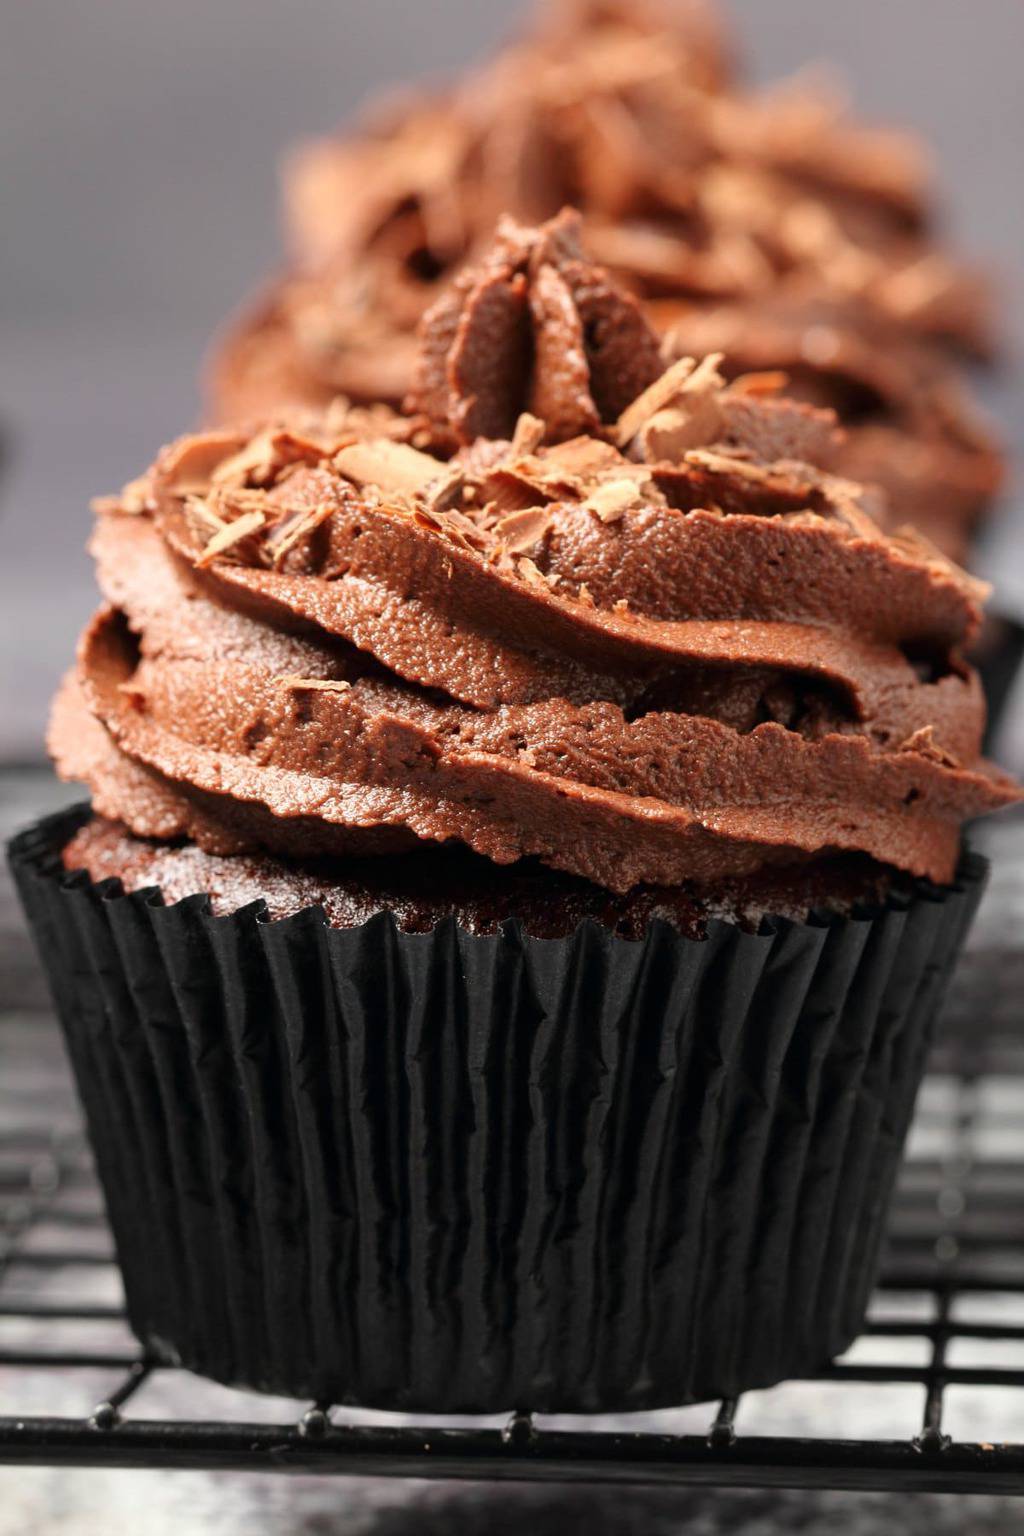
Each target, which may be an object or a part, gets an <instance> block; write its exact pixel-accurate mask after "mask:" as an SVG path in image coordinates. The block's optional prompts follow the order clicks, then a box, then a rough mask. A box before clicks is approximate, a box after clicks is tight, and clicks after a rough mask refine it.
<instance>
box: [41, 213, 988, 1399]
mask: <svg viewBox="0 0 1024 1536" xmlns="http://www.w3.org/2000/svg"><path fill="white" fill-rule="evenodd" d="M834 432H835V423H834V420H833V418H832V417H831V416H830V415H829V414H828V413H826V412H822V411H818V410H815V409H813V408H811V407H808V406H806V405H802V404H799V403H795V402H792V401H789V400H787V399H785V398H784V397H781V396H780V395H779V394H778V393H777V380H775V379H773V378H771V377H769V378H765V377H764V376H745V377H743V378H740V379H738V380H736V381H734V382H733V383H731V384H727V383H726V382H725V380H724V379H723V377H722V375H721V374H720V372H719V371H718V368H717V364H716V361H715V360H714V359H706V360H704V361H703V362H702V363H700V364H696V363H694V362H692V361H678V362H676V363H675V364H673V365H672V367H671V368H669V369H668V370H667V371H665V372H662V371H661V366H660V362H659V359H658V347H657V341H656V338H655V336H654V334H653V332H652V331H651V330H650V329H649V328H648V326H647V323H646V321H645V319H644V318H643V315H642V313H641V311H640V310H639V308H638V306H637V304H636V303H635V301H634V300H633V299H632V298H631V297H630V296H628V295H627V294H625V293H624V292H622V291H621V290H619V289H618V288H617V287H616V286H615V285H614V284H613V283H612V282H611V280H610V279H609V278H608V276H607V274H606V273H605V272H604V271H603V270H602V269H600V268H598V267H595V266H593V265H592V264H591V263H589V262H588V261H587V260H586V258H585V257H584V256H583V254H582V253H581V251H580V248H579V245H578V241H577V221H576V220H575V218H574V217H573V216H571V215H564V216H562V217H560V218H559V219H557V220H555V221H553V222H552V223H551V224H549V225H547V226H544V227H543V228H541V229H538V230H528V229H523V228H521V227H519V226H517V225H515V224H513V223H511V222H509V223H506V224H504V225H503V226H502V228H501V230H500V232H499V236H498V239H497V241H496V243H495V245H494V247H493V249H492V250H491V252H490V253H489V254H488V256H487V257H486V259H485V260H484V261H483V263H482V264H481V265H480V267H479V268H478V269H475V270H472V271H469V272H467V273H466V274H464V275H463V276H462V277H461V278H460V279H459V280H458V282H457V283H456V285H455V286H454V287H453V288H452V290H451V291H450V292H449V293H448V294H447V295H445V297H444V298H443V299H442V300H441V302H440V303H439V304H438V306H437V307H436V308H435V309H434V310H433V311H432V312H431V313H430V315H429V316H428V318H427V321H426V324H425V326H424V330H423V336H422V345H421V352H420V357H419V360H418V363H417V366H416V368H415V370H414V379H413V389H412V398H411V401H410V405H409V409H408V411H407V413H406V414H405V415H395V414H393V413H391V412H389V411H387V410H384V409H380V408H376V409H372V410H359V409H336V410H335V411H333V412H331V413H329V414H328V415H327V416H326V417H323V418H321V419H319V420H309V421H296V422H293V423H291V424H289V425H278V426H270V427H267V428H264V429H262V430H261V431H259V432H257V433H255V434H253V435H248V434H246V433H244V432H234V431H221V432H209V433H205V434H201V435H198V436H192V437H188V438H183V439H179V440H178V441H177V442H175V443H173V444H171V445H170V447H169V448H167V449H165V450H164V451H163V453H162V454H161V455H160V456H159V458H158V460H157V462H156V464H155V466H154V467H153V469H152V470H151V471H150V472H149V473H148V474H147V475H146V476H144V477H143V478H142V479H141V480H139V481H136V482H133V483H132V484H131V485H130V486H129V487H127V488H126V490H125V492H124V493H122V495H121V496H120V497H118V498H113V499H112V500H109V501H107V500H105V501H102V502H101V503H99V505H98V507H97V511H98V520H97V529H96V534H95V537H94V542H93V553H94V556H95V558H96V561H97V568H98V573H99V578H100V584H101V587H102V588H103V592H104V596H105V599H106V606H105V607H104V608H103V609H101V611H100V612H99V613H98V614H97V615H96V617H95V619H94V620H93V622H92V623H91V624H90V626H89V627H88V629H87V631H86V633H85V635H84V636H83V639H82V642H81V646H80V650H79V657H78V663H77V666H76V668H75V669H74V671H73V673H72V674H71V675H70V677H69V679H68V682H67V684H66V686H65V689H64V691H63V693H62V696H61V698H60V699H59V701H58V703H57V706H56V709H55V713H54V718H53V725H52V731H51V748H52V750H53V753H54V755H55V757H56V760H57V763H58V767H59V768H60V770H61V772H63V773H64V774H66V775H67V776H69V777H73V778H76V779H84V780H85V781H86V782H87V783H88V784H89V785H90V788H91V790H92V793H93V806H94V810H95V812H97V813H98V814H97V815H96V817H95V818H92V819H91V818H90V816H89V814H88V812H85V811H79V812H77V813H72V815H71V816H64V817H61V818H58V819H57V821H56V822H53V823H44V824H42V825H41V826H40V827H38V828H37V829H35V830H34V831H33V832H31V833H29V834H27V835H26V836H25V837H23V838H22V839H21V840H19V841H18V843H17V844H16V846H15V849H14V867H15V873H16V875H17V877H18V879H19V883H20V885H21V889H22V893H23V896H24V900H25V904H26V907H27V910H28V912H29V916H30V920H31V922H32V924H33V927H34V929H35V931H36V933H37V936H38V938H39V940H40V950H41V954H42V955H43V958H44V961H45V962H46V964H47V965H48V967H49V970H50V974H51V978H52V981H53V986H54V990H55V994H56V997H57V1000H58V1004H59V1006H60V1009H61V1013H62V1018H63V1022H64V1025H65V1031H66V1034H67V1037H68V1042H69V1047H70V1050H71V1055H72V1059H73V1061H74V1064H75V1067H76V1071H77V1074H78V1079H79V1084H80V1088H81V1091H82V1096H83V1100H84V1102H85V1105H86V1110H87V1113H88V1117H89V1122H90V1128H91V1132H92V1136H93V1139H94V1143H95V1147H96V1153H97V1160H98V1164H99V1167H100V1172H101V1175H102V1177H103V1180H104V1185H105V1189H106V1192H107V1198H108V1203H109V1206H110V1211H111V1219H112V1224H113V1227H114V1231H115V1236H116V1240H117V1243H118V1251H119V1255H120V1258H121V1262H122V1265H123V1268H124V1274H125V1285H126V1293H127V1298H128V1305H129V1311H130V1315H131V1318H132V1322H133V1326H134V1327H135V1329H136V1331H137V1332H138V1333H139V1335H140V1336H141V1337H142V1338H144V1339H145V1340H146V1341H147V1343H148V1344H149V1345H150V1346H151V1347H153V1348H154V1349H156V1350H158V1351H160V1352H162V1353H164V1354H169V1355H171V1356H172V1357H173V1358H175V1359H178V1360H180V1361H181V1362H183V1363H184V1364H186V1365H189V1366H192V1367H193V1368H195V1369H198V1370H201V1371H204V1372H206V1373H208V1374H211V1375H213V1376H216V1377H218V1378H220V1379H222V1380H226V1381H233V1382H244V1383H248V1384H250V1385H255V1386H260V1387H265V1388H268V1389H271V1390H276V1391H282V1392H287V1393H290V1394H294V1395H300V1396H302V1395H312V1396H314V1397H318V1398H320V1397H322V1398H325V1399H330V1400H332V1401H354V1402H363V1403H368V1404H373V1405H376V1406H383V1407H387V1406H394V1407H416V1408H419V1409H427V1410H430V1409H436V1410H445V1409H462V1410H465V1411H489V1410H496V1409H499V1408H510V1407H519V1408H524V1409H545V1408H546V1409H559V1408H561V1409H571V1408H575V1409H581V1410H585V1411H590V1410H597V1409H603V1408H608V1409H611V1408H618V1409H623V1408H631V1407H641V1406H654V1405H658V1404H669V1403H679V1402H682V1401H686V1400H690V1399H696V1398H703V1397H707V1396H712V1395H718V1394H722V1393H725V1394H731V1393H733V1392H735V1391H738V1390H740V1389H742V1388H745V1387H750V1386H755V1385H762V1384H766V1383H767V1382H769V1381H774V1380H777V1379H778V1378H779V1377H780V1376H783V1375H785V1374H789V1373H793V1372H798V1371H801V1370H806V1369H811V1368H813V1367H814V1365H816V1364H820V1363H821V1361H822V1360H824V1359H825V1358H826V1357H827V1356H828V1355H830V1354H831V1353H833V1352H835V1351H837V1350H839V1349H841V1348H842V1347H844V1346H845V1344H846V1343H847V1342H848V1341H849V1339H850V1338H851V1337H852V1335H853V1333H854V1332H855V1331H856V1329H857V1326H858V1324H859V1321H860V1317H861V1314H862V1310H863V1306H864V1302H865V1298H866V1295H867V1291H868V1288H869V1286H870V1283H871V1279H872V1273H873V1265H874V1259H875V1254H876V1251H877V1243H878V1237H879V1232H880V1224H881V1221H882V1218H883V1215H884V1210H885V1203H886V1198H887V1194H888V1189H889V1186H890V1183H891V1180H892V1177H893V1173H894V1170H895V1165H896V1161H897V1159H898V1155H899V1150H900V1147H901V1144H902V1139H903V1135H904V1133H905V1130H906V1125H907V1120H908V1116H909V1113H910V1109H911V1106H912V1102H913V1096H914V1092H915V1089H916V1085H917V1082H918V1080H919V1076H920V1072H921V1070H922V1067H923V1057H924V1052H925V1049H926V1046H927V1040H928V1035H929V1031H930V1028H931V1024H932V1021H933V1018H934V1013H935V1008H936V1003H937V1000H938V997H939V995H940V993H941V989H942V986H943V983H944V980H945V978H946V976H947V974H948V970H949V967H950V965H951V963H952V961H953V959H954V958H955V955H956V952H957V950H958V947H959V944H960V941H961V939H962V937H963V933H964V930H965V927H966V924H967V922H968V920H969V917H970V912H971V909H972V906H973V902H974V900H975V899H976V897H977V893H978V889H979V878H980V874H979V869H978V867H977V863H976V862H975V861H971V860H967V861H966V862H963V861H962V859H961V827H962V824H963V822H964V821H965V820H968V819H970V818H971V817H973V816H974V815H976V814H978V813H980V812H982V811H985V810H991V809H996V808H998V807H999V806H1000V805H1005V804H1008V803H1009V802H1011V801H1012V800H1014V799H1015V798H1017V791H1016V789H1015V786H1014V785H1013V784H1012V782H1011V781H1009V780H1008V779H1007V778H1005V777H1004V776H1002V775H1001V774H999V773H998V771H996V770H994V769H992V768H991V767H990V766H989V765H987V764H985V763H984V762H983V761H982V760H981V759H980V758H979V741H980V736H981V730H982V725H983V704H982V701H981V698H980V693H979V690H978V685H977V680H976V678H975V677H974V676H973V674H972V673H971V671H970V669H969V667H967V666H966V665H965V663H964V662H963V661H962V659H961V654H960V653H961V647H962V645H963V644H964V643H965V642H966V641H967V640H968V639H969V638H970V636H971V633H972V632H973V630H974V628H975V627H976V625H977V623H978V621H979V616H980V615H979V607H978V604H979V599H980V596H981V591H980V589H979V587H978V584H977V583H975V582H973V581H972V580H971V579H970V578H968V577H967V576H965V575H964V574H963V573H962V572H960V571H958V570H957V569H956V568H955V567H953V566H951V565H949V564H948V563H947V562H946V561H945V560H944V559H942V558H941V557H940V556H938V555H936V554H934V553H933V552H932V551H931V550H930V548H929V547H928V546H926V545H923V544H921V543H920V542H919V541H917V540H916V539H915V538H914V537H913V536H911V535H906V536H902V537H900V538H899V539H893V538H887V537H885V536H884V535H883V534H882V533H881V532H880V531H879V530H878V528H877V526H876V525H875V524H874V522H873V521H872V519H871V517H870V515H869V511H868V510H867V507H868V503H869V502H870V497H868V496H867V495H866V493H863V492H862V491H860V489H859V488H858V487H856V486H854V485H852V484H850V483H849V482H846V481H842V480H836V479H835V478H833V477H832V476H830V475H829V474H828V473H827V472H826V471H824V470H822V469H820V468H818V467H817V466H816V465H815V463H814V461H815V459H818V458H822V457H825V458H827V457H828V456H829V454H830V452H831V449H832V445H833V435H834ZM76 871H77V873H76ZM111 877H113V879H112V878H111ZM923 881H928V882H932V883H930V884H927V885H926V884H924V883H922V882H923ZM154 884H159V885H161V886H163V887H165V898H168V899H169V900H170V902H172V903H174V902H175V899H176V898H185V899H178V900H177V902H176V904H166V901H165V903H163V904H161V902H160V900H159V899H158V898H156V897H155V896H154V893H153V890H152V887H153V885H154ZM207 891H209V892H210V893H212V897H213V900H212V902H211V900H210V898H209V896H207V895H204V894H203V893H204V892H207ZM257 892H259V893H260V897H261V898H262V899H260V900H259V901H258V902H257V903H256V904H255V905H254V904H253V901H252V898H253V897H254V896H256V894H257ZM268 917H277V918H281V919H283V920H282V921H276V922H275V921H267V920H266V919H267V918H268ZM154 1255H157V1256H158V1260H159V1261H158V1262H154Z"/></svg>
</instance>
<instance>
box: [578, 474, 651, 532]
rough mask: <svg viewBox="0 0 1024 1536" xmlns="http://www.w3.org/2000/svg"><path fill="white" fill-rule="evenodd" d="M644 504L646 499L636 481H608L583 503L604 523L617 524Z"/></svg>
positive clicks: (596, 488) (593, 491)
mask: <svg viewBox="0 0 1024 1536" xmlns="http://www.w3.org/2000/svg"><path fill="white" fill-rule="evenodd" d="M659 499H660V498H659ZM643 504H644V497H643V495H642V493H641V490H640V487H639V485H638V484H637V482H636V481H635V480H606V481H605V482H604V484H603V485H599V486H597V487H595V489H594V490H592V491H591V492H590V494H589V496H587V498H586V500H585V501H584V503H583V505H584V506H585V507H586V508H587V509H588V511H590V512H593V513H594V514H595V516H596V517H597V518H598V519H599V520H600V521H601V522H602V523H617V522H618V521H619V519H620V518H621V517H622V514H623V513H624V512H626V511H628V510H629V508H631V507H641V506H643Z"/></svg>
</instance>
